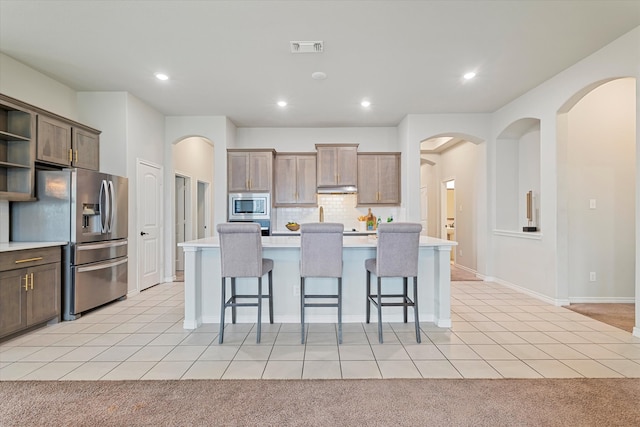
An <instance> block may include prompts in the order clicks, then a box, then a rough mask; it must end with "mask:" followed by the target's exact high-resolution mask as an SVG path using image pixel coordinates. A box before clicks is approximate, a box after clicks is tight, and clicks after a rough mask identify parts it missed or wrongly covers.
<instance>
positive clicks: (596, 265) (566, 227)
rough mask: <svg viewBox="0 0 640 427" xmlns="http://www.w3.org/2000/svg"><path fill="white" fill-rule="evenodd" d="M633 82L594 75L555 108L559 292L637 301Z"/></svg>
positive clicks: (574, 298)
mask: <svg viewBox="0 0 640 427" xmlns="http://www.w3.org/2000/svg"><path fill="white" fill-rule="evenodd" d="M636 120H637V113H636V81H635V79H633V78H621V79H613V80H607V81H601V82H596V83H594V84H593V85H590V86H588V87H586V88H584V89H583V90H582V91H580V92H579V93H577V94H576V95H575V96H574V97H572V98H571V99H570V100H568V101H567V102H566V103H565V105H563V106H562V108H560V110H559V111H558V117H557V122H558V126H557V128H558V248H559V251H558V269H559V277H561V278H563V279H564V280H560V281H559V283H558V286H559V293H560V294H564V295H567V298H568V299H569V301H570V302H572V303H580V302H591V303H598V302H599V303H605V302H629V303H631V302H634V300H635V269H636V265H635V258H636V256H635V254H636V244H635V222H636V221H635V217H636V211H635V192H636V190H635V187H636V186H635V183H636V179H635V176H636V135H635V129H636Z"/></svg>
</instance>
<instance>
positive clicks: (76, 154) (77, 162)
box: [76, 150, 78, 163]
mask: <svg viewBox="0 0 640 427" xmlns="http://www.w3.org/2000/svg"><path fill="white" fill-rule="evenodd" d="M76 163H78V150H76Z"/></svg>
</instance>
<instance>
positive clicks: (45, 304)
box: [0, 246, 61, 339]
mask: <svg viewBox="0 0 640 427" xmlns="http://www.w3.org/2000/svg"><path fill="white" fill-rule="evenodd" d="M60 253H61V249H60V247H57V246H56V247H49V248H42V249H26V250H19V251H11V252H2V253H1V254H0V258H1V260H0V339H2V338H3V337H8V336H9V335H13V334H15V333H16V332H19V331H21V330H24V329H28V328H31V327H32V326H36V325H39V324H42V323H46V322H48V321H50V320H53V319H59V317H60V303H61V298H60V289H61V277H60Z"/></svg>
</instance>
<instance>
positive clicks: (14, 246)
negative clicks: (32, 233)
mask: <svg viewBox="0 0 640 427" xmlns="http://www.w3.org/2000/svg"><path fill="white" fill-rule="evenodd" d="M67 243H68V242H5V243H0V252H11V251H22V250H25V249H39V248H49V247H51V246H64V245H66V244H67Z"/></svg>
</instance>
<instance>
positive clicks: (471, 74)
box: [462, 71, 476, 80]
mask: <svg viewBox="0 0 640 427" xmlns="http://www.w3.org/2000/svg"><path fill="white" fill-rule="evenodd" d="M475 76H476V73H474V72H473V71H469V72H468V73H466V74H465V75H464V76H462V77H464V79H465V80H471V79H472V78H474V77H475Z"/></svg>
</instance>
